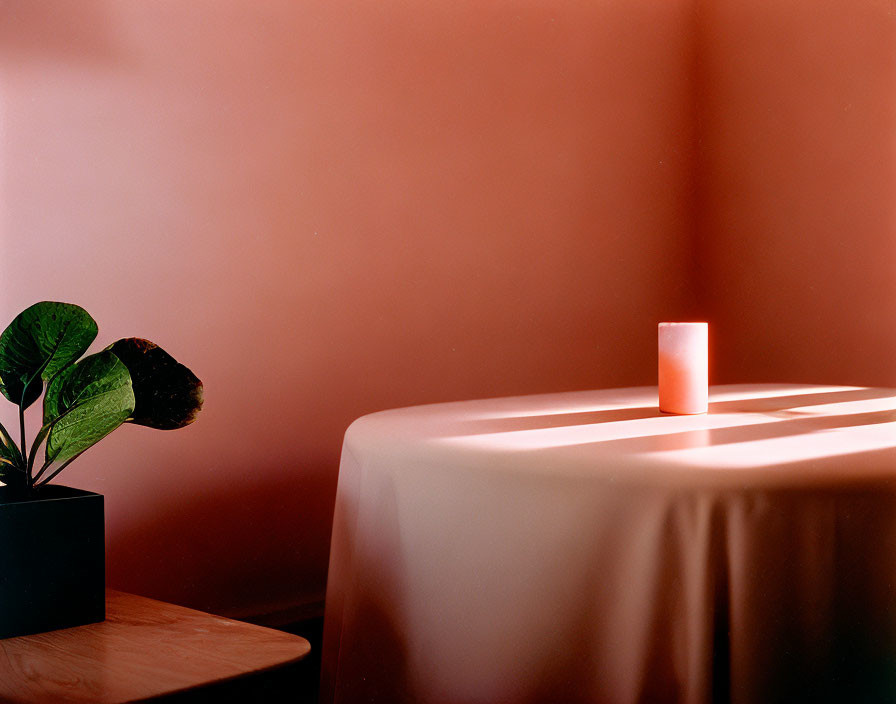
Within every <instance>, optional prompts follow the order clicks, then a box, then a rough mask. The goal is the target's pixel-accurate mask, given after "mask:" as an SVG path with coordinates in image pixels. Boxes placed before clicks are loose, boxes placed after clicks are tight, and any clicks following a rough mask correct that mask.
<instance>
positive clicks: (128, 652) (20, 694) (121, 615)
mask: <svg viewBox="0 0 896 704" xmlns="http://www.w3.org/2000/svg"><path fill="white" fill-rule="evenodd" d="M310 649H311V648H310V645H309V644H308V641H306V640H305V639H304V638H300V637H299V636H294V635H290V634H288V633H283V632H281V631H275V630H272V629H269V628H263V627H261V626H254V625H252V624H248V623H242V622H240V621H233V620H231V619H227V618H222V617H219V616H213V615H211V614H207V613H203V612H201V611H195V610H193V609H187V608H184V607H182V606H175V605H174V604H167V603H165V602H161V601H155V600H154V599H147V598H145V597H141V596H135V595H133V594H125V593H123V592H116V591H113V590H107V592H106V620H105V621H104V622H103V623H94V624H90V625H87V626H79V627H77V628H66V629H63V630H59V631H51V632H49V633H40V634H37V635H32V636H23V637H20V638H7V639H5V640H0V701H2V702H93V703H94V704H108V703H112V702H115V703H119V702H129V701H135V700H140V699H146V698H149V697H155V696H160V695H163V694H169V693H172V692H178V691H183V690H188V689H191V688H194V687H198V686H201V685H206V684H211V683H214V682H220V681H222V680H227V679H230V678H234V677H239V676H241V675H247V674H250V673H254V672H259V671H262V670H267V669H270V668H274V667H277V666H279V665H285V664H287V663H291V662H296V661H298V660H301V659H302V658H304V657H305V656H306V655H307V654H308V652H309V651H310Z"/></svg>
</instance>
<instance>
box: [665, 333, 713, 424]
mask: <svg viewBox="0 0 896 704" xmlns="http://www.w3.org/2000/svg"><path fill="white" fill-rule="evenodd" d="M708 348H709V324H708V323H660V325H659V365H658V367H659V400H660V410H661V411H663V412H664V413H681V414H693V413H706V409H707V400H708V397H709V353H708Z"/></svg>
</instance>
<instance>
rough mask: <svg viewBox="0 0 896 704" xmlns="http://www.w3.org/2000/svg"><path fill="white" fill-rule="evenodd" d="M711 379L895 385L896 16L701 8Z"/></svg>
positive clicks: (843, 3) (808, 4)
mask: <svg viewBox="0 0 896 704" xmlns="http://www.w3.org/2000/svg"><path fill="white" fill-rule="evenodd" d="M698 18H699V22H698V32H697V47H698V52H697V56H698V63H697V67H698V71H697V75H696V85H697V88H698V94H697V96H698V107H699V113H700V120H699V125H700V129H699V133H698V137H699V144H700V147H701V150H700V155H699V157H698V160H697V167H698V173H699V184H700V185H699V188H698V198H697V203H696V204H697V206H698V207H697V210H696V214H697V218H698V230H699V234H700V242H699V247H698V250H697V251H698V253H699V256H700V261H701V265H702V273H701V276H700V277H699V279H698V281H699V282H700V285H701V289H700V290H699V291H698V295H699V296H700V299H701V305H702V307H703V310H704V312H705V314H706V315H707V318H708V319H709V321H710V323H711V326H712V331H713V333H712V334H713V341H714V349H715V359H714V361H715V364H714V372H715V373H714V377H713V379H714V381H716V382H728V381H747V380H765V381H785V380H786V381H793V382H829V383H846V384H860V385H875V384H876V385H889V386H896V2H894V0H749V2H744V1H743V0H700V13H699V15H698Z"/></svg>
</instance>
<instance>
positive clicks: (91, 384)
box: [44, 351, 134, 462]
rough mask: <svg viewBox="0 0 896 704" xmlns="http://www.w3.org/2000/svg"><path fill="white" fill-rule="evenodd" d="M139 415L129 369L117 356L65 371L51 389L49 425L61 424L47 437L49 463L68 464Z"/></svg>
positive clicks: (104, 356)
mask: <svg viewBox="0 0 896 704" xmlns="http://www.w3.org/2000/svg"><path fill="white" fill-rule="evenodd" d="M133 411H134V391H133V388H132V386H131V376H130V374H129V373H128V369H127V367H126V366H124V364H122V362H121V361H120V360H119V359H118V357H116V356H115V355H114V354H112V352H109V351H103V352H99V353H98V354H92V355H90V356H89V357H85V358H84V359H82V360H81V361H80V362H78V363H77V364H74V365H72V366H70V367H67V368H66V369H64V370H63V371H62V372H60V373H59V374H58V375H57V376H56V377H55V378H54V379H53V380H52V381H51V382H50V385H49V386H48V387H47V395H46V396H45V397H44V424H47V423H52V422H53V421H56V419H57V418H59V417H60V416H62V415H63V414H66V415H65V417H64V418H62V419H60V420H58V422H56V424H55V425H54V426H53V428H52V430H50V434H49V435H48V436H47V448H46V456H47V461H55V462H65V461H66V460H69V459H71V458H72V457H74V456H75V455H77V454H79V453H81V452H83V451H84V450H86V449H87V448H89V447H90V446H91V445H93V444H94V443H96V442H98V441H99V440H101V439H102V438H104V437H106V435H108V434H109V433H111V432H112V431H113V430H115V429H116V428H117V427H118V426H119V425H121V424H122V423H124V421H125V420H127V418H128V417H129V416H130V415H131V413H133Z"/></svg>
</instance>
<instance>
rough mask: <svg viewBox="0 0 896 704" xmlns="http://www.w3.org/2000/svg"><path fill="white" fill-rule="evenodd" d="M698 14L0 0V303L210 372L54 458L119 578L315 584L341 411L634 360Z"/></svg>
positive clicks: (646, 337) (561, 5) (666, 315)
mask: <svg viewBox="0 0 896 704" xmlns="http://www.w3.org/2000/svg"><path fill="white" fill-rule="evenodd" d="M693 19H694V16H693V8H692V7H691V6H690V4H689V3H688V2H686V0H664V1H663V2H657V1H655V0H631V1H629V2H624V3H623V2H616V1H615V0H598V1H594V2H576V1H573V0H516V1H514V2H510V1H498V0H489V1H485V2H484V1H483V0H436V1H433V2H419V1H414V2H410V1H400V0H391V1H388V2H372V1H371V2H368V1H367V0H303V1H302V2H295V1H293V0H280V1H268V2H261V3H258V2H253V1H251V0H239V1H236V0H195V1H192V2H189V3H175V2H167V1H162V0H151V1H148V2H147V1H146V0H139V1H138V0H102V1H101V0H64V1H63V0H53V1H52V2H51V1H50V0H47V1H46V2H43V1H40V0H38V1H35V0H6V1H5V2H2V3H0V238H2V257H0V277H2V278H0V313H2V315H0V317H2V319H3V323H2V324H3V325H5V324H6V322H7V321H8V320H9V319H11V318H12V316H13V315H14V314H15V313H16V312H18V311H19V310H20V309H22V308H23V307H25V306H26V305H28V304H30V303H32V302H34V301H35V300H40V299H59V300H67V301H73V302H77V303H80V304H82V305H84V306H85V307H86V308H88V310H90V311H91V312H92V313H93V315H94V317H95V318H96V319H97V320H98V322H99V324H100V342H101V343H102V344H103V345H105V344H107V343H109V342H111V341H113V340H114V339H116V338H118V337H121V336H129V335H140V336H145V337H149V338H151V339H153V340H155V341H157V342H159V343H161V344H163V346H165V347H166V348H167V349H169V351H171V352H172V353H173V354H174V355H175V356H176V357H178V358H180V359H181V360H182V361H184V362H185V363H187V364H188V365H190V366H191V367H193V368H194V369H195V371H196V372H197V373H198V374H199V375H200V377H201V378H203V380H204V381H205V384H206V409H205V411H204V413H203V416H202V417H201V418H200V420H199V422H198V423H197V424H196V425H194V426H191V427H190V428H188V429H186V430H183V431H178V432H174V433H167V434H166V433H162V432H159V431H151V430H148V429H144V428H137V427H125V428H122V429H120V430H118V431H116V433H115V434H113V435H112V436H110V437H109V438H107V439H106V440H105V441H103V442H102V444H101V445H99V446H97V447H96V448H94V449H92V450H91V451H90V452H88V453H87V454H86V455H85V456H84V457H82V458H81V459H80V460H79V461H78V462H77V463H75V464H74V465H72V467H70V468H69V469H68V470H66V473H65V474H64V475H61V477H60V479H64V480H65V483H68V484H71V485H75V486H80V487H83V488H88V489H94V490H98V491H101V492H103V493H104V494H105V495H106V502H107V537H108V568H109V583H110V584H111V585H112V586H114V587H118V588H121V589H126V590H131V591H135V592H139V593H143V594H147V595H150V596H155V597H159V598H163V599H169V600H172V601H176V602H180V603H184V604H189V605H195V606H198V607H203V608H208V609H212V610H215V611H220V612H225V613H231V614H238V615H248V614H258V613H262V612H269V611H273V610H277V609H282V608H288V607H293V606H300V605H302V604H305V603H314V602H316V601H317V600H319V599H321V598H322V594H323V587H324V579H325V575H326V560H327V550H328V541H329V531H330V514H331V509H332V500H333V495H334V490H335V481H336V473H337V463H338V456H339V449H340V443H341V437H342V433H343V431H344V429H345V427H346V426H347V425H348V424H349V422H350V421H351V420H352V419H354V418H355V417H357V416H359V415H362V414H364V413H368V412H370V411H374V410H378V409H383V408H388V407H394V406H400V405H408V404H416V403H425V402H435V401H441V400H446V399H461V398H468V397H483V396H492V395H503V394H522V393H528V392H538V391H546V390H561V389H574V388H587V387H601V386H621V385H628V384H637V383H653V381H654V379H655V339H656V338H655V336H656V330H655V324H656V322H657V321H658V320H662V319H676V318H687V317H689V316H690V315H692V314H693V312H694V310H695V306H694V299H693V290H692V282H693V280H694V276H693V267H694V264H695V259H694V257H693V250H692V241H691V237H692V233H693V231H694V229H693V217H694V211H693V202H692V176H693V173H694V171H693V164H692V146H693V144H694V139H693V133H692V129H693V125H694V115H693V111H694V102H693V85H692V79H693V75H694V74H693V60H694V56H693V48H694V47H693V43H692V41H691V40H692V28H693ZM853 102H854V105H855V101H853ZM857 107H862V106H861V105H859V106H857ZM863 139H865V138H864V137H863V136H856V140H857V141H858V142H859V143H860V144H863V145H864V144H865V142H864V141H862V140H863ZM869 139H870V138H869ZM881 187H882V186H881ZM854 195H855V197H856V198H858V199H861V198H862V197H863V196H862V194H861V193H859V192H856V193H855V194H854ZM717 258H720V257H717ZM6 410H8V409H4V415H2V416H0V417H2V418H3V419H4V420H7V421H8V420H9V419H10V418H11V415H10V414H9V413H8V412H5V411H6Z"/></svg>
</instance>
